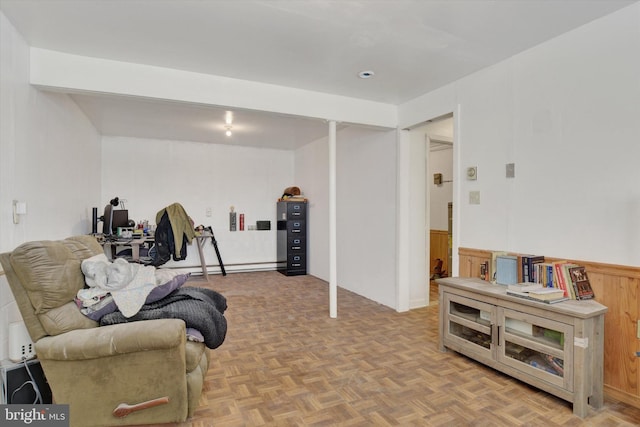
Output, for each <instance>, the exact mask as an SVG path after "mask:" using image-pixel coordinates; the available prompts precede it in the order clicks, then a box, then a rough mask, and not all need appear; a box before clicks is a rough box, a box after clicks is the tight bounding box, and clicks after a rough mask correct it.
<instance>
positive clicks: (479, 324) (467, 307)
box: [444, 294, 497, 359]
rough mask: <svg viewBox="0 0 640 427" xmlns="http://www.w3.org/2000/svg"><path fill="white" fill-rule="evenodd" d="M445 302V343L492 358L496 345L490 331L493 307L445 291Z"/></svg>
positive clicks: (493, 314)
mask: <svg viewBox="0 0 640 427" xmlns="http://www.w3.org/2000/svg"><path fill="white" fill-rule="evenodd" d="M444 303H445V304H446V314H445V317H444V322H445V327H444V339H445V341H446V342H447V345H448V346H451V344H454V345H455V344H458V346H459V348H464V349H465V350H467V351H472V352H473V353H474V354H476V355H477V356H478V357H482V358H487V359H492V358H493V357H494V347H495V345H496V344H497V343H494V342H493V334H492V330H493V325H494V324H495V323H496V321H495V320H496V318H495V316H496V314H495V309H496V307H495V306H493V305H491V304H485V303H483V302H480V301H476V300H473V299H470V298H465V297H461V296H459V295H452V294H445V300H444ZM469 344H472V345H469ZM454 349H455V348H454Z"/></svg>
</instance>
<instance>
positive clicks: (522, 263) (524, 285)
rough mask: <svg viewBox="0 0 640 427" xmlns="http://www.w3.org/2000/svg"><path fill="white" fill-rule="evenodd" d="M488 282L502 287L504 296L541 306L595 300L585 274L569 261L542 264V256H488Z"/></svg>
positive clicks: (579, 266) (497, 254)
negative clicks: (490, 269) (519, 297)
mask: <svg viewBox="0 0 640 427" xmlns="http://www.w3.org/2000/svg"><path fill="white" fill-rule="evenodd" d="M491 267H492V272H493V276H491V279H492V280H491V281H492V282H494V283H497V284H501V285H506V286H507V293H510V294H512V295H515V296H522V297H525V298H531V299H536V300H540V301H545V302H550V303H551V302H559V301H563V300H568V299H573V300H587V299H593V298H594V297H595V295H594V292H593V289H592V287H591V282H590V281H589V276H588V274H587V270H586V268H585V267H584V266H582V265H578V264H575V263H572V262H570V261H553V262H549V261H545V258H544V256H542V255H518V256H515V255H509V254H507V253H504V252H495V253H494V254H493V256H492V263H491Z"/></svg>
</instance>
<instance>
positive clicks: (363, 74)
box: [358, 70, 376, 79]
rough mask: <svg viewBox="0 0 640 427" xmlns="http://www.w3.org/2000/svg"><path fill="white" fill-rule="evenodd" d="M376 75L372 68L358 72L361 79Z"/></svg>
mask: <svg viewBox="0 0 640 427" xmlns="http://www.w3.org/2000/svg"><path fill="white" fill-rule="evenodd" d="M375 75H376V73H374V72H373V71H370V70H369V71H360V72H359V73H358V77H360V78H361V79H368V78H370V77H373V76H375Z"/></svg>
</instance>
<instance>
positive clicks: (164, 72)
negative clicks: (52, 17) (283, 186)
mask: <svg viewBox="0 0 640 427" xmlns="http://www.w3.org/2000/svg"><path fill="white" fill-rule="evenodd" d="M30 81H31V84H33V85H35V86H38V87H41V88H47V89H51V90H57V91H62V92H70V93H78V92H80V93H82V92H84V93H87V92H89V93H108V94H116V95H126V96H137V97H144V98H153V99H164V100H172V101H181V102H190V103H196V104H202V105H218V106H228V107H236V108H243V109H249V110H258V111H268V112H275V113H281V114H289V115H294V116H303V117H313V118H320V119H327V120H336V121H338V122H342V123H352V124H362V125H370V126H377V127H384V128H395V127H396V126H397V107H396V106H395V105H392V104H385V103H380V102H373V101H366V100H362V99H357V98H350V97H345V96H339V95H331V94H326V93H320V92H313V91H309V90H302V89H295V88H290V87H285V86H277V85H271V84H264V83H258V82H252V81H247V80H239V79H233V78H228V77H221V76H214V75H209V74H201V73H194V72H189V71H182V70H175V69H169V68H163V67H155V66H150V65H143V64H135V63H129V62H121V61H113V60H107V59H101V58H91V57H86V56H80V55H72V54H67V53H62V52H56V51H51V50H47V49H40V48H34V47H32V48H31V76H30Z"/></svg>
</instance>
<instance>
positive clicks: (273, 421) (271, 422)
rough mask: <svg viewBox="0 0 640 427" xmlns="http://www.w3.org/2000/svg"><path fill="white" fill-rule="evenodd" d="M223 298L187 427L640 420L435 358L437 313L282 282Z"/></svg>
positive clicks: (236, 280) (274, 278) (448, 357)
mask: <svg viewBox="0 0 640 427" xmlns="http://www.w3.org/2000/svg"><path fill="white" fill-rule="evenodd" d="M189 284H190V285H193V286H209V287H211V288H213V289H215V290H217V291H218V292H220V293H222V294H223V295H225V296H226V297H227V300H228V305H229V309H228V311H227V313H226V317H227V320H228V332H227V337H226V340H225V342H224V344H222V346H221V347H219V348H218V349H216V350H213V351H212V361H211V366H210V368H209V371H208V373H207V377H206V382H205V385H204V390H203V395H202V398H201V401H200V407H199V408H198V410H197V411H196V413H195V416H194V417H193V418H192V419H190V420H189V421H188V422H185V423H181V424H178V425H177V426H180V427H212V426H223V427H233V426H477V427H483V426H492V427H493V426H637V425H640V409H636V408H633V407H630V406H627V405H624V404H621V403H618V402H614V401H609V400H606V401H605V406H604V408H603V409H601V410H599V411H597V412H593V413H591V414H590V415H589V416H588V417H587V418H586V419H584V420H583V419H580V418H578V417H576V416H574V415H573V414H572V410H571V405H570V404H569V403H567V402H564V401H563V400H560V399H558V398H556V397H554V396H552V395H550V394H547V393H545V392H542V391H539V390H537V389H535V388H532V387H529V386H527V385H526V384H523V383H521V382H519V381H517V380H514V379H512V378H510V377H508V376H506V375H503V374H500V373H499V372H496V371H494V370H492V369H490V368H487V367H485V366H483V365H481V364H479V363H477V362H475V361H473V360H471V359H468V358H466V357H463V356H461V355H459V354H457V353H454V352H447V353H442V352H440V351H439V350H438V346H437V342H438V330H437V325H438V306H437V304H435V305H431V306H429V307H425V308H421V309H416V310H412V311H409V312H406V313H397V312H396V311H394V310H392V309H390V308H388V307H385V306H382V305H379V304H377V303H375V302H372V301H370V300H368V299H366V298H363V297H361V296H358V295H356V294H353V293H351V292H348V291H345V290H343V289H338V318H337V319H331V318H329V311H328V302H329V292H328V284H327V283H326V282H324V281H321V280H319V279H316V278H314V277H312V276H295V277H285V276H283V275H281V274H279V273H277V272H255V273H234V274H229V275H227V276H226V277H223V276H219V275H218V276H210V279H209V282H208V283H207V282H205V281H198V280H197V279H195V280H193V281H191V282H190V283H189Z"/></svg>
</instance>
